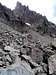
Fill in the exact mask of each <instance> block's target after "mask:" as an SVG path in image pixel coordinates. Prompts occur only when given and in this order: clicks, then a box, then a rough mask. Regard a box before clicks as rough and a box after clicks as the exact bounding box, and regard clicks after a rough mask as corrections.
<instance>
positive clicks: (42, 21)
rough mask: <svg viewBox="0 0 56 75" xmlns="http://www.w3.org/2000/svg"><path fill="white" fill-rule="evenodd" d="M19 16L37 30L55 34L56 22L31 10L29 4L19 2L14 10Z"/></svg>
mask: <svg viewBox="0 0 56 75" xmlns="http://www.w3.org/2000/svg"><path fill="white" fill-rule="evenodd" d="M13 12H14V14H15V15H16V16H17V17H20V18H21V19H22V21H24V22H25V23H30V24H31V25H32V27H33V28H34V29H35V30H36V31H41V32H43V33H46V32H47V33H48V34H51V33H52V34H53V33H55V31H56V26H55V24H53V23H51V22H49V21H48V20H47V18H46V17H45V16H42V15H41V14H39V13H36V12H35V11H31V10H30V9H29V8H28V6H27V7H26V6H24V5H22V4H21V3H19V2H17V5H16V7H15V9H14V10H13Z"/></svg>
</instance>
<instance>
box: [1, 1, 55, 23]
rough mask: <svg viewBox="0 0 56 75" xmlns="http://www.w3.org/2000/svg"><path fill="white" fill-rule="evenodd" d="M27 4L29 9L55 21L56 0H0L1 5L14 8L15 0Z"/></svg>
mask: <svg viewBox="0 0 56 75" xmlns="http://www.w3.org/2000/svg"><path fill="white" fill-rule="evenodd" d="M17 1H19V2H21V3H22V4H23V5H28V6H29V8H30V9H31V10H34V11H36V12H37V13H40V14H42V15H44V16H46V17H47V19H48V20H49V21H52V22H53V23H56V0H0V2H1V3H2V4H3V5H6V6H7V7H9V8H11V9H14V8H15V6H16V2H17Z"/></svg>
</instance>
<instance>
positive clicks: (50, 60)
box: [48, 54, 56, 75]
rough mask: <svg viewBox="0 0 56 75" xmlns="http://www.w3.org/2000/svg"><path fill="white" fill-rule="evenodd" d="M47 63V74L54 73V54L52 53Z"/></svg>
mask: <svg viewBox="0 0 56 75" xmlns="http://www.w3.org/2000/svg"><path fill="white" fill-rule="evenodd" d="M48 65H49V74H54V75H56V74H55V72H56V54H54V55H52V56H50V57H49V59H48Z"/></svg>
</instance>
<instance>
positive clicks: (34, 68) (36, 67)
mask: <svg viewBox="0 0 56 75" xmlns="http://www.w3.org/2000/svg"><path fill="white" fill-rule="evenodd" d="M25 9H26V10H25ZM15 10H16V11H15ZM15 10H10V9H9V8H7V7H5V6H3V5H2V4H0V74H1V75H13V74H14V75H56V26H55V24H53V23H51V22H49V21H48V20H47V18H46V17H44V16H42V15H40V14H38V13H36V12H34V11H30V10H29V9H28V7H25V6H22V5H21V4H20V3H17V6H16V8H15ZM16 12H17V13H18V14H16ZM23 13H24V15H23ZM28 13H29V14H28ZM35 15H37V17H36V16H35ZM28 17H29V18H28ZM23 18H24V19H23ZM27 18H28V19H27ZM35 19H36V20H35Z"/></svg>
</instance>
